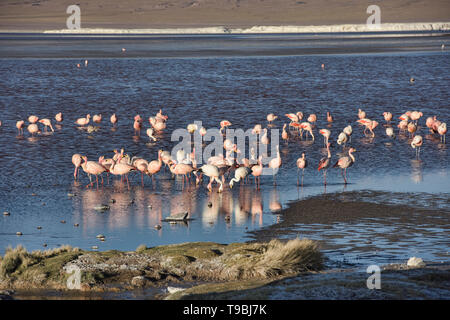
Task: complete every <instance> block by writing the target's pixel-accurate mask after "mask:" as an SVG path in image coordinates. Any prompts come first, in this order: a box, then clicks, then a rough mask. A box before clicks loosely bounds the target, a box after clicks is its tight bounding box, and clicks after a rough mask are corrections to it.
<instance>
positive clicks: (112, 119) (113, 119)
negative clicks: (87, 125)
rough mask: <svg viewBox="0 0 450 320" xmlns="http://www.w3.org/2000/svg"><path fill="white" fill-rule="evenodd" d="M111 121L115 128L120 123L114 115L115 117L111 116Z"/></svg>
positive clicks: (114, 115)
mask: <svg viewBox="0 0 450 320" xmlns="http://www.w3.org/2000/svg"><path fill="white" fill-rule="evenodd" d="M109 120H110V121H111V123H112V125H113V127H115V126H116V124H117V121H118V120H119V119H118V118H117V116H116V114H115V113H113V115H112V116H111V118H110V119H109Z"/></svg>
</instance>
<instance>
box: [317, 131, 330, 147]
mask: <svg viewBox="0 0 450 320" xmlns="http://www.w3.org/2000/svg"><path fill="white" fill-rule="evenodd" d="M319 133H320V134H321V135H323V144H324V146H325V147H326V146H327V144H328V139H330V135H331V131H330V130H328V129H320V130H319Z"/></svg>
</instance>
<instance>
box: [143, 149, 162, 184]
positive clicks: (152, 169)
mask: <svg viewBox="0 0 450 320" xmlns="http://www.w3.org/2000/svg"><path fill="white" fill-rule="evenodd" d="M162 153H163V151H162V150H158V160H152V161H150V162H149V163H148V165H147V175H149V176H151V177H152V181H153V176H154V175H155V174H157V173H158V172H159V171H160V170H161V166H162V159H161V155H162Z"/></svg>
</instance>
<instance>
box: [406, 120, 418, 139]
mask: <svg viewBox="0 0 450 320" xmlns="http://www.w3.org/2000/svg"><path fill="white" fill-rule="evenodd" d="M407 129H408V132H409V133H410V136H411V137H414V133H416V131H417V126H416V125H415V124H414V123H413V122H410V123H408V127H407Z"/></svg>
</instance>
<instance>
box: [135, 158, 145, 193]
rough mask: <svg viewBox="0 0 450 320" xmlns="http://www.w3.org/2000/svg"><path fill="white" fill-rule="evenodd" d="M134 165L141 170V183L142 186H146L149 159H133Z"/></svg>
mask: <svg viewBox="0 0 450 320" xmlns="http://www.w3.org/2000/svg"><path fill="white" fill-rule="evenodd" d="M132 165H133V167H135V168H136V169H137V170H138V171H140V172H141V183H142V186H144V173H147V169H148V161H147V160H145V159H142V158H139V159H136V160H133V161H132Z"/></svg>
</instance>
